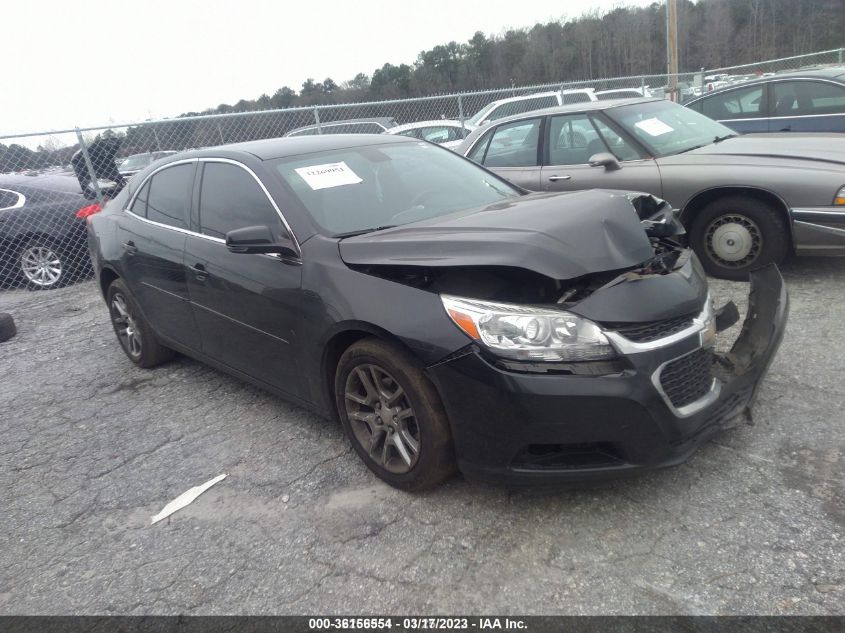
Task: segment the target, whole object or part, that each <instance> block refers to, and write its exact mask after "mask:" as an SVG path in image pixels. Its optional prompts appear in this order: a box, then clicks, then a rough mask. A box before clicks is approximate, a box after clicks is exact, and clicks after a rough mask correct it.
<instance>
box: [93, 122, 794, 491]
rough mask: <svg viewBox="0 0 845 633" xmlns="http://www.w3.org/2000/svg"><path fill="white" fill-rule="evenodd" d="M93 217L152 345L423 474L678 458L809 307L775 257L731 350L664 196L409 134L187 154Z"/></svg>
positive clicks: (97, 249)
mask: <svg viewBox="0 0 845 633" xmlns="http://www.w3.org/2000/svg"><path fill="white" fill-rule="evenodd" d="M88 223H89V242H90V246H91V254H92V259H93V262H94V266H95V270H96V273H97V277H98V279H99V284H100V287H101V289H102V293H103V297H104V298H105V301H106V304H107V306H108V309H109V312H110V315H111V320H112V323H113V326H114V331H115V333H116V334H117V338H118V340H119V341H120V344H121V346H122V348H123V350H124V352H125V353H126V355H127V356H128V357H129V359H130V360H131V361H132V362H133V363H135V364H136V365H138V366H141V367H153V366H155V365H158V364H159V363H162V362H164V361H166V360H168V359H169V358H171V357H172V355H173V354H174V352H182V353H184V354H188V355H190V356H193V357H195V358H198V359H200V360H202V361H204V362H207V363H208V364H210V365H212V366H214V367H217V368H220V369H222V370H224V371H227V372H230V373H232V374H234V375H236V376H239V377H241V378H243V379H246V380H249V381H251V382H253V383H255V384H257V385H260V386H262V387H264V388H266V389H268V390H270V391H272V392H275V393H277V394H279V395H280V396H283V397H285V398H287V399H289V400H291V401H293V402H295V403H298V404H301V405H303V406H305V407H308V408H309V409H311V410H313V411H316V412H318V413H319V414H322V415H325V416H327V417H333V418H339V419H340V421H341V423H342V425H343V427H344V429H345V431H346V433H347V434H348V436H349V438H350V440H351V442H352V444H353V446H354V447H355V450H356V451H357V452H358V454H359V455H360V457H361V458H362V459H363V461H364V462H365V464H366V465H367V466H368V467H369V468H370V469H371V470H372V471H373V472H375V473H376V474H377V475H378V476H379V477H381V478H382V479H384V480H385V481H387V482H388V483H390V484H391V485H394V486H397V487H400V488H403V489H409V490H414V489H422V488H425V487H428V486H432V485H435V484H437V483H438V482H441V481H443V480H444V479H445V478H447V477H448V476H449V475H450V474H451V473H452V472H454V470H455V469H456V468H458V469H460V470H461V471H462V472H464V473H465V474H467V475H468V476H472V477H475V478H482V479H487V480H492V481H502V482H505V481H507V482H522V483H539V482H544V483H548V482H563V481H571V480H578V479H583V478H585V477H587V478H595V477H612V476H618V475H621V474H626V473H633V472H638V471H641V470H644V469H649V468H657V467H663V466H669V465H673V464H677V463H679V462H681V461H683V460H684V459H686V458H687V456H688V455H690V454H691V452H692V451H694V450H695V448H696V447H697V446H698V445H699V444H701V442H702V441H704V440H705V439H706V438H708V437H710V436H711V435H712V434H714V433H715V432H717V431H718V430H720V429H722V428H724V427H726V426H728V425H730V424H731V422H732V421H734V420H735V419H736V418H737V417H738V416H740V415H741V414H743V412H746V411H747V410H748V407H750V404H751V402H752V401H753V398H754V394H755V392H756V390H757V387H758V385H759V384H760V381H761V379H762V377H763V375H764V373H765V370H766V367H767V366H768V364H769V362H770V361H771V359H772V356H773V355H774V354H775V352H776V350H777V348H778V345H779V343H780V339H781V336H782V333H783V328H784V325H785V320H786V313H787V298H786V292H785V289H784V284H783V281H782V279H781V277H780V274H779V273H778V271H777V268H776V267H775V266H774V265H770V266H768V267H766V268H764V269H761V270H759V271H757V272H755V273H753V274H752V275H751V282H752V290H751V298H750V302H751V308H750V309H749V317H748V318H747V320H746V323H745V327H744V329H743V333H742V335H741V336H740V338H739V339H738V340H737V341H736V343H735V345H734V346H733V349H732V351H731V353H730V354H727V355H719V354H716V353H715V352H714V350H713V343H714V340H715V338H716V336H717V332H718V331H719V330H722V329H724V328H725V327H727V326H729V325H731V324H732V323H734V322H736V320H737V318H738V315H737V312H736V308H735V307H734V306H733V305H732V304H728V305H727V306H724V307H723V308H722V309H720V310H715V309H714V307H713V306H712V305H711V301H710V297H709V294H708V289H707V281H706V278H705V276H704V273H703V270H702V268H701V266H700V264H699V262H698V260H697V259H696V257H695V255H694V254H693V253H692V252H691V251H690V250H689V249H687V248H685V247H684V246H683V245H682V242H681V240H682V235H681V233H682V232H683V229H682V228H681V226H680V224H679V223H678V222H677V220H676V218H675V216H674V214H673V212H672V210H671V208H670V207H669V206H668V205H667V204H666V203H664V202H663V201H661V200H659V199H657V198H654V197H652V196H649V195H646V194H627V193H624V192H618V191H600V190H595V191H584V192H577V193H568V194H549V193H545V194H526V193H525V192H523V191H522V190H520V189H517V188H515V187H514V186H512V185H510V184H508V183H507V182H506V181H504V180H502V179H500V178H499V177H497V176H496V175H494V174H492V173H491V172H489V171H487V170H485V169H483V168H482V167H479V166H477V165H475V164H473V163H472V162H470V161H468V160H466V159H464V158H462V157H460V156H458V155H456V154H454V153H452V152H450V151H448V150H445V149H443V148H440V147H437V146H434V145H431V144H428V143H424V142H421V141H417V140H413V139H408V138H405V137H401V136H396V137H386V136H371V135H355V136H351V135H349V136H334V135H325V136H318V137H303V138H290V139H276V140H267V141H256V142H251V143H244V144H238V145H230V146H226V147H219V148H211V149H206V150H199V151H194V152H190V153H185V154H181V155H180V156H179V157H177V158H173V159H170V160H166V162H164V163H159V164H158V165H156V166H153V167H150V168H148V169H146V170H144V171H142V172H140V173H139V174H138V176H136V177H135V178H133V180H132V181H131V182H130V183H129V185H128V186H127V187H126V189H124V190H123V192H121V194H120V195H118V196H117V197H116V198H115V199H114V200H112V201H111V202H110V203H108V204H107V205H106V207H105V209H104V210H103V211H102V212H101V213H98V214H96V215H92V216H90V218H89V220H88ZM233 422H236V421H235V420H233Z"/></svg>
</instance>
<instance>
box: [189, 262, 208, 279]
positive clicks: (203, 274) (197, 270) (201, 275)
mask: <svg viewBox="0 0 845 633" xmlns="http://www.w3.org/2000/svg"><path fill="white" fill-rule="evenodd" d="M191 270H193V271H194V277H196V278H197V281H205V280H206V279H208V271H207V270H206V269H205V266H203V265H202V264H194V265H193V266H191Z"/></svg>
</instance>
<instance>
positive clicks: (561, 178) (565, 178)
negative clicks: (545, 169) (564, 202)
mask: <svg viewBox="0 0 845 633" xmlns="http://www.w3.org/2000/svg"><path fill="white" fill-rule="evenodd" d="M571 179H572V176H570V175H568V174H567V175H566V176H549V180H550V181H552V182H557V181H558V180H571Z"/></svg>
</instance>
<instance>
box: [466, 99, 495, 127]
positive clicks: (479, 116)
mask: <svg viewBox="0 0 845 633" xmlns="http://www.w3.org/2000/svg"><path fill="white" fill-rule="evenodd" d="M497 105H498V102H496V101H494V102H493V103H488V104H487V105H486V106H484V107H483V108H481V109H480V110H479V111H478V112H476V113H475V114H473V115H472V116H471V117H470V118H468V119H467V123H469V124H470V125H475V126H478V125H480V124H481V122H482V121H483V120H484V118H485V117H486V116H487V113H488V112H490V110H492V109H493V108H495V107H496V106H497Z"/></svg>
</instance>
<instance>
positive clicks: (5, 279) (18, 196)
mask: <svg viewBox="0 0 845 633" xmlns="http://www.w3.org/2000/svg"><path fill="white" fill-rule="evenodd" d="M94 210H99V206H97V205H94V206H92V202H91V201H89V200H86V198H85V197H84V196H83V195H82V191H81V189H80V187H79V183H78V182H77V179H76V178H75V177H74V176H73V175H72V174H70V173H67V174H53V175H40V176H15V175H6V176H0V286H2V287H10V286H11V287H13V286H20V285H26V286H28V287H29V288H31V289H33V290H47V289H50V288H57V287H59V286H62V285H64V284H66V283H68V282H69V281H73V280H74V279H77V278H80V277H83V276H89V275H90V274H91V264H90V260H89V257H88V240H87V239H86V236H85V221H84V217H85V215H86V214H87V213H90V212H92V211H94Z"/></svg>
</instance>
